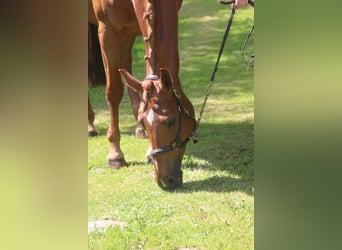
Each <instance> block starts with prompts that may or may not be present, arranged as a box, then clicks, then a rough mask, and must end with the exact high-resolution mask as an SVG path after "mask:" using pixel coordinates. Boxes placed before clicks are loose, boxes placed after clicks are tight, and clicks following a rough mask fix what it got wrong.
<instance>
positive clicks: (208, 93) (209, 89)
mask: <svg viewBox="0 0 342 250" xmlns="http://www.w3.org/2000/svg"><path fill="white" fill-rule="evenodd" d="M219 2H220V3H221V4H232V3H234V0H233V1H229V2H225V1H224V0H219ZM248 4H250V5H252V6H253V7H254V2H253V1H251V0H248ZM234 14H235V8H234V6H233V7H232V11H231V13H230V16H229V19H228V23H227V27H226V31H225V32H224V35H223V39H222V43H221V47H220V50H219V53H218V56H217V60H216V64H215V67H214V70H213V73H212V74H211V78H210V82H209V85H208V89H207V93H206V95H205V97H204V101H203V104H202V108H201V111H200V114H199V116H198V118H197V123H196V129H197V128H198V126H199V124H200V121H201V119H202V116H203V112H204V108H205V105H206V104H207V100H208V97H209V95H210V92H211V88H212V87H213V85H214V79H215V75H216V72H217V70H218V64H219V62H220V59H221V55H222V52H223V49H224V46H225V45H226V42H227V38H228V34H229V31H230V27H231V26H232V23H233V18H234Z"/></svg>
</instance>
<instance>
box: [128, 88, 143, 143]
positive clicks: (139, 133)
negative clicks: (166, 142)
mask: <svg viewBox="0 0 342 250" xmlns="http://www.w3.org/2000/svg"><path fill="white" fill-rule="evenodd" d="M127 89H128V94H129V98H130V100H131V104H132V111H133V114H134V117H135V120H136V121H137V125H136V128H135V137H136V138H138V139H145V138H147V134H146V130H145V127H144V125H143V123H142V121H138V111H139V107H140V103H141V100H140V96H139V94H138V93H137V92H135V91H134V90H132V89H131V88H127Z"/></svg>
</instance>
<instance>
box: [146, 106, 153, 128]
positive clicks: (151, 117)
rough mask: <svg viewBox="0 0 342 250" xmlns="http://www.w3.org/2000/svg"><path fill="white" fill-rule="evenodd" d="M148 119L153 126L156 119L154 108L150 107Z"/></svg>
mask: <svg viewBox="0 0 342 250" xmlns="http://www.w3.org/2000/svg"><path fill="white" fill-rule="evenodd" d="M146 119H147V121H148V123H149V124H150V125H151V126H152V123H153V120H154V112H153V110H152V109H150V112H148V115H147V118H146Z"/></svg>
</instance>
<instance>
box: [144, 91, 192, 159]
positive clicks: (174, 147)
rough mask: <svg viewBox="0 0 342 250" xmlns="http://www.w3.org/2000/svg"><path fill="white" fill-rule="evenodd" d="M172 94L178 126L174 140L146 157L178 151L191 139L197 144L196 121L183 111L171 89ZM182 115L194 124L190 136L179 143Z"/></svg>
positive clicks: (179, 100)
mask: <svg viewBox="0 0 342 250" xmlns="http://www.w3.org/2000/svg"><path fill="white" fill-rule="evenodd" d="M172 93H173V95H174V96H175V97H176V100H177V104H178V110H179V125H178V130H177V135H176V138H175V140H174V142H173V143H172V144H171V145H169V146H166V147H161V148H157V149H153V150H151V151H150V153H149V155H148V156H149V157H152V158H154V157H156V156H158V155H160V154H162V153H166V152H169V151H174V150H179V149H181V148H182V147H184V146H185V145H186V144H187V143H188V142H189V141H190V140H191V139H192V140H193V142H194V143H197V142H198V138H197V134H196V128H197V123H196V119H195V118H193V117H192V116H191V115H190V114H189V112H188V110H186V109H184V106H183V104H182V102H181V96H180V95H179V94H178V93H177V90H176V89H173V91H172ZM184 114H186V115H187V116H188V117H189V118H190V119H191V120H192V121H193V122H194V128H193V131H192V133H191V135H190V136H188V137H186V138H185V139H184V141H182V142H180V140H181V135H182V129H183V124H184Z"/></svg>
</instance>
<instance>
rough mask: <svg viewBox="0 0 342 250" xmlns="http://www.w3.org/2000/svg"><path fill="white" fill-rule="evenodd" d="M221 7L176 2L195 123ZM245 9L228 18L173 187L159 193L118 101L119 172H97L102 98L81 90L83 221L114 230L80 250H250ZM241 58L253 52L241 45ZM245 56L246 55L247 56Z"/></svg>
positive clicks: (224, 12) (250, 118)
mask: <svg viewBox="0 0 342 250" xmlns="http://www.w3.org/2000/svg"><path fill="white" fill-rule="evenodd" d="M229 14H230V7H229V6H223V5H220V4H218V3H217V1H207V0H186V1H184V2H183V6H182V9H181V11H180V16H179V26H180V27H179V29H180V30H179V42H180V44H179V48H180V60H181V62H180V63H181V64H180V65H181V70H180V79H181V82H182V85H183V89H184V91H185V93H186V94H187V96H188V97H189V99H190V100H191V101H192V103H193V104H194V107H195V111H196V113H197V114H198V112H199V111H200V108H201V105H202V102H203V98H204V95H205V93H206V90H207V86H208V83H209V79H210V76H211V73H212V70H213V67H214V64H215V61H216V57H217V53H218V50H219V46H220V44H221V40H222V36H223V33H224V29H225V26H226V23H227V19H228V17H229ZM252 24H253V8H251V7H249V8H245V9H239V10H237V11H236V15H235V18H234V23H233V26H232V30H231V33H230V35H229V38H228V42H227V45H226V48H225V50H224V54H223V56H222V58H221V62H220V65H219V70H218V72H217V75H216V80H215V84H214V86H213V89H212V93H211V95H210V97H209V100H208V103H207V107H206V109H205V112H204V116H203V118H202V122H201V124H200V127H199V128H198V135H199V140H200V142H199V143H198V144H192V143H191V142H190V143H189V144H188V146H187V150H186V154H185V158H184V160H183V172H184V174H183V182H184V184H183V186H182V187H181V188H179V189H176V190H175V191H172V192H170V191H164V190H162V189H160V188H159V187H158V185H157V183H156V181H155V180H154V179H153V166H152V165H148V164H147V163H146V158H145V153H146V150H147V141H146V140H137V139H135V137H134V129H135V121H134V117H133V115H132V113H131V107H130V103H129V99H128V95H127V91H126V93H125V96H124V99H123V101H122V103H121V106H120V129H121V145H122V150H123V151H124V153H125V157H126V160H127V161H128V162H129V164H130V165H129V167H128V168H123V169H121V170H119V171H116V170H112V169H109V168H107V167H106V160H105V159H106V155H107V153H108V150H109V145H108V142H107V138H106V130H107V126H108V121H109V113H108V108H107V104H106V102H105V98H104V88H103V87H98V88H91V89H89V94H90V99H91V102H92V104H93V107H94V110H95V113H96V119H95V126H96V128H97V130H98V132H99V136H98V137H96V138H89V140H88V172H89V173H88V186H89V188H88V204H89V205H88V206H89V209H88V214H89V220H102V219H112V220H115V221H118V222H120V223H121V224H122V225H123V226H113V227H109V228H108V229H107V230H106V231H102V230H98V231H95V232H92V233H90V234H89V242H88V246H89V249H234V250H235V249H254V175H253V166H254V159H253V157H254V141H253V136H254V132H253V131H254V94H253V80H254V76H253V69H247V67H246V65H245V64H244V63H243V61H242V59H241V54H240V49H241V47H242V43H243V41H244V39H245V37H246V35H247V33H248V31H249V29H250V27H251V26H252ZM249 46H250V48H253V40H251V44H250V45H249ZM250 48H249V49H250ZM133 53H134V65H133V73H134V75H135V76H136V77H138V78H140V79H142V78H143V77H144V73H145V68H144V67H145V65H144V60H143V57H144V49H143V45H142V39H141V38H139V39H137V41H136V45H135V47H134V51H133Z"/></svg>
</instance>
